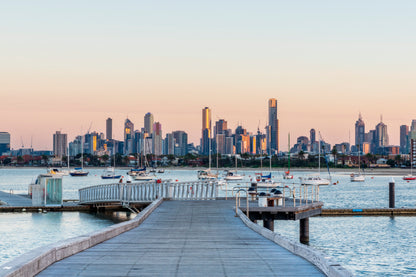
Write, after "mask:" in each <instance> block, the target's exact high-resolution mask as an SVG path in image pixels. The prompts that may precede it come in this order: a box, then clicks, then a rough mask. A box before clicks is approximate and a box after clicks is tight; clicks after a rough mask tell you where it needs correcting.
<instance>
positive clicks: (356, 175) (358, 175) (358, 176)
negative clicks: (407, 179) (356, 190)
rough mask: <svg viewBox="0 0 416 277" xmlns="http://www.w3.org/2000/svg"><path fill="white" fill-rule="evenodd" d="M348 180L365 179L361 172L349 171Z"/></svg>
mask: <svg viewBox="0 0 416 277" xmlns="http://www.w3.org/2000/svg"><path fill="white" fill-rule="evenodd" d="M415 178H416V177H415ZM350 180H351V182H364V181H365V176H364V175H362V174H361V173H351V174H350Z"/></svg>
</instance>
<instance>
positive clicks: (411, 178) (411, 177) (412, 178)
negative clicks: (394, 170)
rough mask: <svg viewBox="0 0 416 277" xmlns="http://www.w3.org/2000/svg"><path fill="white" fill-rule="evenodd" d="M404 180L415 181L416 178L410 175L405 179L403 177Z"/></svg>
mask: <svg viewBox="0 0 416 277" xmlns="http://www.w3.org/2000/svg"><path fill="white" fill-rule="evenodd" d="M403 180H406V181H413V180H416V176H414V175H412V174H409V175H406V176H404V177H403Z"/></svg>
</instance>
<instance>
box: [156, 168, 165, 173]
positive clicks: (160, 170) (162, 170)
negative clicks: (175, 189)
mask: <svg viewBox="0 0 416 277" xmlns="http://www.w3.org/2000/svg"><path fill="white" fill-rule="evenodd" d="M157 173H165V170H164V169H162V168H161V169H159V170H158V171H157Z"/></svg>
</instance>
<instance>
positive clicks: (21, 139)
mask: <svg viewBox="0 0 416 277" xmlns="http://www.w3.org/2000/svg"><path fill="white" fill-rule="evenodd" d="M20 141H21V142H22V148H25V146H24V145H23V137H22V136H20Z"/></svg>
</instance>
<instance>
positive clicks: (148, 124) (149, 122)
mask: <svg viewBox="0 0 416 277" xmlns="http://www.w3.org/2000/svg"><path fill="white" fill-rule="evenodd" d="M153 124H154V118H153V114H151V113H147V114H145V116H144V131H145V132H146V133H148V134H149V135H151V134H153Z"/></svg>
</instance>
